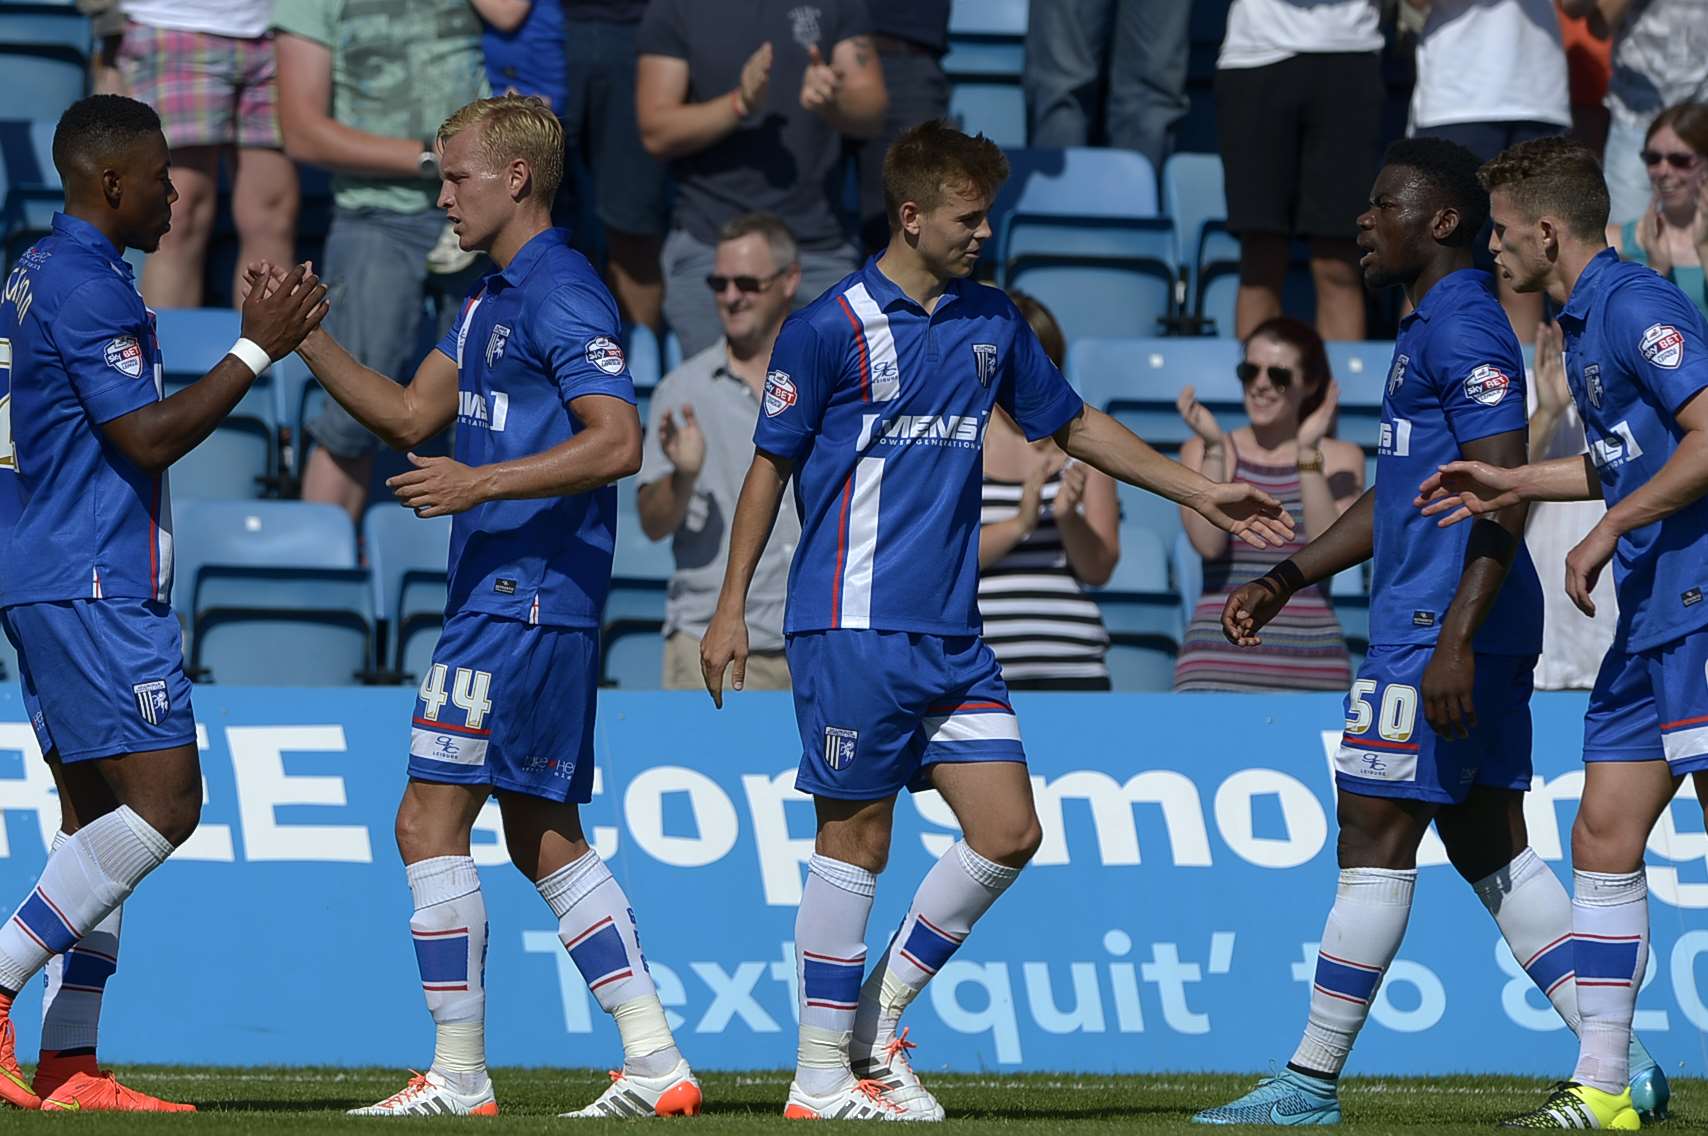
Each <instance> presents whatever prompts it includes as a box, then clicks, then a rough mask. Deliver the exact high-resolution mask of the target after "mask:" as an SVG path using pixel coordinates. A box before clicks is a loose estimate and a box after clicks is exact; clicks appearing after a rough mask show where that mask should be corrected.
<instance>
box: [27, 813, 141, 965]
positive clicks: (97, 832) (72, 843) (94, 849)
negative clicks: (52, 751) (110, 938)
mask: <svg viewBox="0 0 1708 1136" xmlns="http://www.w3.org/2000/svg"><path fill="white" fill-rule="evenodd" d="M171 854H172V844H171V842H170V841H168V840H167V839H166V838H165V837H164V836H161V835H160V834H159V833H158V832H156V831H154V829H153V828H152V827H151V826H150V825H149V824H148V822H147V821H145V820H143V819H142V818H141V817H140V816H138V815H137V814H136V813H135V812H133V811H132V810H131V809H130V808H129V807H128V806H126V805H120V806H119V807H118V808H116V809H114V810H113V811H112V812H110V813H107V814H106V815H105V816H101V817H97V818H96V819H94V820H92V821H90V822H89V823H88V824H86V825H84V826H83V827H82V828H80V829H78V830H77V831H76V833H74V834H73V835H72V836H71V837H70V838H69V839H67V840H66V841H65V843H64V844H62V845H60V847H59V850H58V851H57V852H54V853H52V854H51V855H49V856H48V858H47V865H46V866H45V867H43V868H42V874H41V878H40V879H39V880H38V881H37V883H36V886H35V888H34V890H32V891H31V892H30V894H29V895H28V896H26V897H25V898H24V902H23V903H21V904H19V905H18V910H17V911H15V912H13V914H12V917H11V918H10V919H8V920H7V921H6V923H5V925H4V926H0V988H4V989H7V990H14V991H16V990H19V989H21V988H22V987H23V985H24V984H25V983H26V982H28V981H29V980H30V979H31V978H32V977H33V976H34V975H35V973H36V972H37V971H38V970H40V969H41V968H42V967H43V966H44V965H45V964H46V963H47V960H48V959H49V958H50V957H52V956H53V955H56V954H64V953H65V952H66V951H68V950H70V949H71V947H72V946H73V945H75V944H76V942H77V940H78V939H81V938H82V937H83V936H84V934H85V933H87V932H88V931H92V930H94V929H95V928H96V927H98V926H100V924H101V921H102V920H104V919H105V918H106V917H107V916H108V915H109V914H111V913H112V911H113V909H114V908H116V907H117V906H118V905H119V904H121V903H123V902H124V901H125V899H126V897H128V896H129V895H130V893H131V892H132V891H133V890H134V889H135V888H136V885H137V884H138V883H140V882H142V879H143V877H145V876H147V875H148V873H150V872H152V871H153V870H154V869H155V868H158V867H159V866H160V865H161V864H164V863H165V862H166V857H168V856H170V855H171Z"/></svg>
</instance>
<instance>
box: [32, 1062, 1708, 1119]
mask: <svg viewBox="0 0 1708 1136" xmlns="http://www.w3.org/2000/svg"><path fill="white" fill-rule="evenodd" d="M118 1072H119V1073H120V1074H121V1076H122V1079H124V1080H125V1081H126V1082H127V1083H130V1084H133V1085H135V1086H136V1087H137V1088H140V1089H146V1090H148V1091H150V1092H154V1093H159V1094H161V1095H164V1096H167V1097H169V1098H172V1099H176V1100H189V1101H194V1102H195V1103H196V1104H197V1105H199V1106H200V1107H201V1109H202V1111H201V1112H200V1113H199V1114H198V1115H195V1116H137V1115H123V1116H114V1115H107V1116H97V1115H85V1116H79V1117H54V1116H46V1115H39V1116H38V1115H31V1114H28V1113H19V1112H5V1113H3V1114H0V1130H3V1131H21V1130H24V1129H26V1128H35V1129H36V1130H38V1131H39V1130H42V1129H41V1128H40V1127H39V1126H49V1127H51V1126H54V1125H68V1126H69V1129H68V1130H75V1131H76V1132H78V1133H107V1132H113V1133H117V1132H134V1131H140V1130H143V1129H147V1130H151V1131H166V1130H168V1129H172V1130H180V1129H182V1130H199V1131H202V1132H221V1133H235V1134H239V1136H241V1134H244V1133H250V1132H257V1133H259V1132H269V1133H271V1132H277V1133H292V1134H296V1133H310V1132H332V1131H338V1132H350V1131H355V1130H357V1129H367V1130H369V1131H373V1130H376V1129H383V1130H384V1131H386V1132H390V1131H393V1130H395V1129H397V1128H408V1129H412V1130H422V1131H425V1130H428V1129H433V1128H439V1129H442V1128H444V1127H445V1126H446V1125H447V1124H448V1125H450V1126H451V1127H452V1128H454V1129H456V1130H458V1131H474V1130H476V1129H478V1130H479V1131H482V1132H492V1133H494V1134H498V1133H504V1134H509V1133H521V1132H538V1133H545V1132H563V1131H565V1130H566V1127H567V1128H570V1129H573V1130H574V1131H577V1132H582V1131H585V1132H617V1131H625V1130H631V1129H633V1127H634V1126H635V1124H636V1123H637V1122H635V1121H567V1120H557V1119H556V1114H557V1113H558V1112H561V1111H563V1110H564V1109H567V1108H574V1107H580V1106H581V1105H583V1104H586V1103H587V1102H588V1101H590V1100H592V1099H593V1097H594V1096H595V1095H596V1094H597V1093H599V1092H600V1091H601V1090H602V1089H603V1087H604V1086H605V1085H606V1084H607V1083H609V1082H608V1081H607V1080H606V1077H605V1074H604V1073H603V1072H599V1071H595V1070H587V1069H571V1070H547V1069H499V1070H496V1071H495V1072H494V1073H493V1080H494V1081H495V1082H496V1083H497V1085H498V1103H499V1107H500V1108H501V1109H503V1115H502V1116H500V1117H498V1118H497V1119H495V1120H487V1119H479V1118H469V1119H464V1120H446V1119H443V1118H422V1119H405V1120H380V1119H366V1118H359V1117H345V1116H343V1115H341V1113H342V1112H343V1110H344V1109H346V1108H350V1107H352V1106H355V1105H365V1104H370V1103H372V1102H373V1101H375V1100H378V1099H379V1098H380V1097H382V1096H385V1095H386V1094H387V1093H390V1092H392V1091H394V1090H396V1089H398V1088H401V1087H402V1085H403V1081H404V1079H405V1077H406V1074H402V1073H400V1072H399V1071H398V1070H389V1069H307V1068H303V1069H294V1068H293V1069H280V1068H258V1069H230V1068H179V1067H161V1066H154V1067H148V1066H121V1067H119V1068H118ZM703 1079H704V1083H705V1086H706V1112H705V1114H704V1115H702V1116H701V1117H700V1118H699V1119H697V1120H692V1121H676V1122H674V1124H673V1127H672V1130H674V1127H675V1126H677V1125H680V1126H683V1127H685V1128H686V1129H687V1130H688V1132H689V1133H690V1136H696V1134H697V1136H714V1134H719V1133H737V1132H740V1133H746V1132H759V1131H766V1130H771V1131H777V1130H786V1131H797V1130H798V1126H797V1125H793V1124H788V1123H785V1122H784V1120H783V1118H782V1109H783V1100H784V1097H785V1096H786V1094H787V1092H788V1077H787V1075H786V1074H784V1073H782V1072H776V1073H747V1074H742V1073H711V1074H707V1075H703ZM1253 1080H1254V1078H1253V1077H1249V1076H1248V1077H1228V1076H1207V1075H1198V1074H1191V1075H1188V1074H1159V1075H1154V1076H1134V1077H1114V1076H1076V1075H1072V1074H1026V1075H1015V1076H1007V1075H1004V1076H977V1075H974V1076H954V1075H949V1074H937V1075H935V1076H929V1077H928V1078H927V1083H928V1084H929V1085H930V1086H931V1087H932V1089H933V1091H935V1092H936V1093H937V1095H938V1097H939V1099H941V1100H942V1102H943V1106H944V1107H945V1108H946V1109H947V1110H948V1112H949V1120H948V1122H947V1124H946V1125H945V1127H946V1128H951V1129H956V1130H959V1131H963V1132H997V1133H1016V1134H1031V1133H1037V1134H1039V1136H1043V1134H1046V1133H1047V1134H1052V1136H1053V1134H1055V1133H1105V1132H1107V1133H1115V1132H1119V1133H1123V1134H1126V1133H1147V1132H1181V1133H1184V1132H1187V1131H1189V1130H1190V1131H1193V1132H1198V1133H1202V1132H1203V1131H1204V1130H1203V1129H1201V1128H1196V1127H1193V1126H1191V1125H1188V1124H1187V1117H1188V1116H1190V1115H1191V1113H1192V1111H1193V1110H1194V1109H1197V1108H1201V1107H1204V1106H1205V1105H1209V1104H1219V1103H1221V1102H1223V1101H1226V1100H1229V1099H1231V1098H1232V1097H1234V1096H1236V1095H1237V1094H1239V1093H1240V1092H1243V1091H1244V1090H1245V1089H1246V1088H1247V1087H1249V1086H1250V1085H1251V1084H1252V1082H1253ZM1546 1088H1547V1084H1546V1083H1545V1082H1543V1081H1539V1080H1530V1079H1524V1078H1517V1077H1445V1078H1440V1079H1436V1080H1418V1079H1411V1078H1379V1077H1363V1078H1349V1079H1348V1080H1347V1082H1346V1085H1345V1088H1344V1090H1343V1091H1342V1097H1341V1101H1342V1107H1343V1109H1344V1111H1345V1119H1344V1122H1343V1123H1344V1124H1345V1125H1348V1126H1351V1127H1353V1128H1356V1129H1357V1130H1358V1131H1360V1132H1367V1133H1372V1134H1375V1133H1385V1132H1419V1133H1422V1132H1428V1133H1432V1134H1434V1133H1458V1132H1465V1133H1470V1132H1482V1133H1487V1132H1488V1131H1489V1130H1490V1129H1491V1128H1492V1126H1494V1125H1495V1124H1496V1123H1498V1122H1499V1121H1500V1119H1501V1118H1502V1117H1504V1116H1508V1115H1510V1114H1512V1113H1514V1112H1518V1111H1521V1110H1523V1109H1526V1108H1530V1107H1533V1106H1534V1105H1536V1104H1538V1103H1540V1101H1541V1099H1542V1094H1543V1092H1544V1091H1545V1090H1546ZM643 1127H644V1128H645V1129H646V1130H647V1131H649V1132H651V1131H657V1129H656V1128H655V1127H654V1126H653V1125H652V1124H644V1125H643ZM1705 1129H1708V1082H1703V1081H1675V1082H1674V1083H1673V1115H1672V1117H1671V1119H1669V1120H1667V1121H1666V1122H1665V1123H1664V1124H1662V1125H1658V1126H1656V1130H1657V1131H1660V1132H1669V1133H1676V1134H1678V1136H1683V1134H1684V1133H1687V1132H1702V1131H1704V1130H1705Z"/></svg>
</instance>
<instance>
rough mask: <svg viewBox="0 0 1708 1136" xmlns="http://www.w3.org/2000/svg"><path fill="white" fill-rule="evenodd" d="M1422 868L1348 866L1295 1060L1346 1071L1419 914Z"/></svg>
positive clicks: (1325, 1070)
mask: <svg viewBox="0 0 1708 1136" xmlns="http://www.w3.org/2000/svg"><path fill="white" fill-rule="evenodd" d="M1416 886H1417V869H1416V868H1406V869H1396V868H1342V869H1341V871H1340V884H1339V886H1338V887H1336V889H1335V893H1334V907H1333V908H1332V909H1331V910H1330V911H1329V913H1328V923H1327V925H1326V926H1324V927H1323V939H1322V944H1321V946H1319V947H1318V949H1317V972H1316V980H1315V981H1314V982H1313V983H1312V984H1311V1012H1310V1017H1309V1019H1308V1020H1307V1021H1306V1023H1305V1035H1304V1037H1303V1038H1302V1039H1301V1040H1300V1041H1299V1048H1298V1049H1297V1050H1295V1051H1294V1053H1293V1059H1292V1060H1291V1061H1290V1062H1288V1064H1289V1065H1290V1066H1292V1067H1293V1068H1295V1069H1298V1070H1302V1071H1304V1072H1308V1073H1318V1074H1324V1075H1327V1076H1330V1077H1338V1076H1339V1075H1340V1071H1341V1070H1342V1069H1343V1068H1345V1067H1346V1058H1347V1055H1348V1054H1350V1053H1351V1052H1352V1042H1353V1039H1354V1038H1356V1037H1357V1036H1358V1031H1359V1030H1361V1029H1363V1028H1364V1019H1366V1018H1368V1017H1369V1016H1370V1006H1371V1004H1372V1003H1374V1002H1375V1000H1376V990H1377V988H1378V987H1379V986H1381V984H1382V975H1383V974H1384V973H1386V971H1387V969H1388V964H1389V963H1391V962H1393V961H1394V955H1396V954H1397V953H1399V949H1400V940H1401V939H1403V938H1405V933H1406V921H1407V920H1408V919H1409V918H1410V917H1411V897H1412V891H1413V889H1414V888H1415V887H1416Z"/></svg>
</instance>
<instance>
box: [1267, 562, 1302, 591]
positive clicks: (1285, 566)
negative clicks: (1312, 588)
mask: <svg viewBox="0 0 1708 1136" xmlns="http://www.w3.org/2000/svg"><path fill="white" fill-rule="evenodd" d="M1258 581H1259V582H1260V583H1267V582H1271V581H1273V582H1274V584H1275V585H1276V586H1277V587H1278V588H1279V589H1280V594H1281V595H1288V596H1290V595H1292V594H1293V593H1294V592H1296V591H1298V590H1299V589H1300V588H1302V587H1304V586H1305V574H1304V573H1303V572H1301V571H1299V566H1298V565H1297V564H1295V563H1293V561H1292V560H1291V559H1288V560H1283V561H1282V562H1281V563H1279V564H1277V565H1276V566H1275V567H1273V568H1271V569H1270V570H1269V571H1267V572H1265V573H1264V574H1263V575H1262V576H1259V577H1258Z"/></svg>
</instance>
